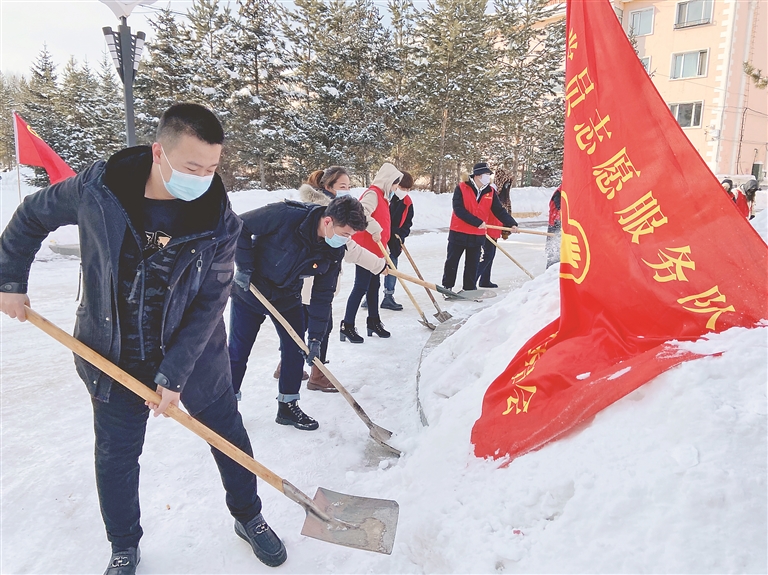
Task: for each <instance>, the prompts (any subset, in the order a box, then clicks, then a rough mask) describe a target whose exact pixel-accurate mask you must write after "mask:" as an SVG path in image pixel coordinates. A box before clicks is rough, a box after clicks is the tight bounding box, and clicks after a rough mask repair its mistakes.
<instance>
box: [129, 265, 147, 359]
mask: <svg viewBox="0 0 768 575" xmlns="http://www.w3.org/2000/svg"><path fill="white" fill-rule="evenodd" d="M143 268H144V262H143V261H142V262H141V263H140V264H139V268H138V270H137V272H136V280H135V282H134V283H137V282H139V281H140V282H141V294H139V349H140V350H141V361H145V360H146V359H147V358H146V354H145V353H144V274H142V273H141V272H142V271H143ZM129 299H130V298H129Z"/></svg>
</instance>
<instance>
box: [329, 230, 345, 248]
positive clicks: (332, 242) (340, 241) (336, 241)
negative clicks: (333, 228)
mask: <svg viewBox="0 0 768 575" xmlns="http://www.w3.org/2000/svg"><path fill="white" fill-rule="evenodd" d="M348 241H349V238H348V237H345V236H340V235H338V234H337V233H336V232H334V233H333V237H332V238H329V237H328V236H326V237H325V243H327V244H328V245H329V246H331V247H332V248H340V247H341V246H344V245H346V243H347V242H348Z"/></svg>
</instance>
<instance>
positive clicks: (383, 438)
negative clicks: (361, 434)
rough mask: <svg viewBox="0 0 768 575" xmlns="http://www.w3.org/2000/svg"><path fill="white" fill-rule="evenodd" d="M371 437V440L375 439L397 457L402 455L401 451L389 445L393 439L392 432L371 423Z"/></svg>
mask: <svg viewBox="0 0 768 575" xmlns="http://www.w3.org/2000/svg"><path fill="white" fill-rule="evenodd" d="M370 436H371V439H373V440H374V441H375V442H376V443H378V444H379V445H381V446H382V447H383V448H384V449H386V450H387V451H389V452H391V453H392V454H393V455H396V456H397V457H400V456H401V455H402V452H401V451H400V450H399V449H395V448H394V447H392V446H391V445H390V444H389V443H387V441H389V439H391V437H392V432H391V431H389V430H387V429H384V428H383V427H381V426H379V425H376V424H375V423H373V422H371V427H370Z"/></svg>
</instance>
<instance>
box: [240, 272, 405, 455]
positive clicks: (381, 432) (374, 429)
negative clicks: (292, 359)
mask: <svg viewBox="0 0 768 575" xmlns="http://www.w3.org/2000/svg"><path fill="white" fill-rule="evenodd" d="M251 293H252V294H253V295H255V296H256V299H258V300H259V301H260V302H261V303H262V305H263V306H264V307H265V308H267V309H268V310H269V313H271V314H272V317H274V318H275V319H276V320H277V321H279V322H280V325H282V326H283V328H284V329H285V331H287V332H288V335H290V336H291V338H292V339H293V341H295V342H296V345H298V346H299V349H300V350H301V351H303V352H304V354H305V355H306V354H307V353H309V348H308V347H307V344H305V343H304V339H303V338H302V337H301V336H300V335H299V334H298V333H296V330H295V329H293V327H291V324H289V323H288V321H287V320H286V319H285V318H284V317H283V316H282V314H281V313H280V312H279V311H277V308H275V306H273V305H272V304H271V303H270V301H269V300H268V299H267V298H265V297H264V294H262V293H261V292H260V291H259V290H258V289H256V286H254V285H253V284H251ZM313 365H314V366H315V367H317V369H319V370H320V371H322V372H323V374H324V375H325V377H327V378H328V380H329V381H330V382H331V383H332V384H333V387H335V388H336V389H337V390H338V392H339V393H340V394H341V395H342V396H343V397H344V399H346V400H347V403H349V405H351V406H352V409H354V410H355V413H356V414H357V416H358V417H359V418H360V419H362V420H363V423H365V425H367V426H368V429H369V431H370V435H371V439H373V440H374V441H375V442H376V443H378V444H379V445H381V446H382V447H384V448H385V449H387V450H388V451H390V452H392V453H394V454H395V455H397V456H398V457H399V456H400V451H399V450H397V449H395V448H394V447H392V446H391V445H389V444H388V443H387V440H389V439H390V438H391V437H392V432H391V431H388V430H386V429H384V428H383V427H381V426H379V425H376V424H375V423H374V422H373V421H371V418H370V417H368V414H367V413H365V411H363V408H362V407H360V404H359V403H357V401H355V398H354V397H352V394H351V393H349V391H347V389H346V388H345V387H344V386H343V385H341V383H340V382H339V380H338V379H336V377H335V376H334V375H333V374H332V373H331V370H330V369H328V368H327V367H325V364H324V363H323V362H322V361H320V358H319V357H316V358H315V361H314V362H313Z"/></svg>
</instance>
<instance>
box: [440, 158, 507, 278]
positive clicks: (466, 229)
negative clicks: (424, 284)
mask: <svg viewBox="0 0 768 575" xmlns="http://www.w3.org/2000/svg"><path fill="white" fill-rule="evenodd" d="M491 174H493V171H492V170H491V168H489V167H488V164H487V163H486V162H480V163H478V164H475V165H474V167H473V168H472V173H471V174H469V176H467V177H466V178H462V180H463V181H461V182H459V185H458V186H456V189H455V190H454V192H453V215H452V216H451V230H450V231H449V232H448V253H447V256H446V259H445V267H444V269H443V286H444V287H446V288H448V289H451V288H453V286H454V285H455V284H456V274H457V273H458V270H459V260H460V259H461V256H462V255H465V257H464V278H463V289H464V291H471V290H474V289H477V288H476V282H477V268H478V265H479V263H480V249H481V248H482V246H483V244H484V243H485V234H486V233H487V232H488V228H487V226H486V222H488V219H489V218H490V216H491V214H493V215H494V216H496V217H497V218H498V219H499V221H500V222H501V223H502V224H503V225H504V226H505V227H508V228H512V229H513V230H514V231H515V232H516V231H517V222H516V221H515V218H513V217H512V216H510V215H509V213H507V211H506V210H505V209H504V206H502V205H501V201H500V200H499V196H498V194H497V193H496V192H495V191H494V190H493V188H492V187H491ZM465 252H466V253H465Z"/></svg>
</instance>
